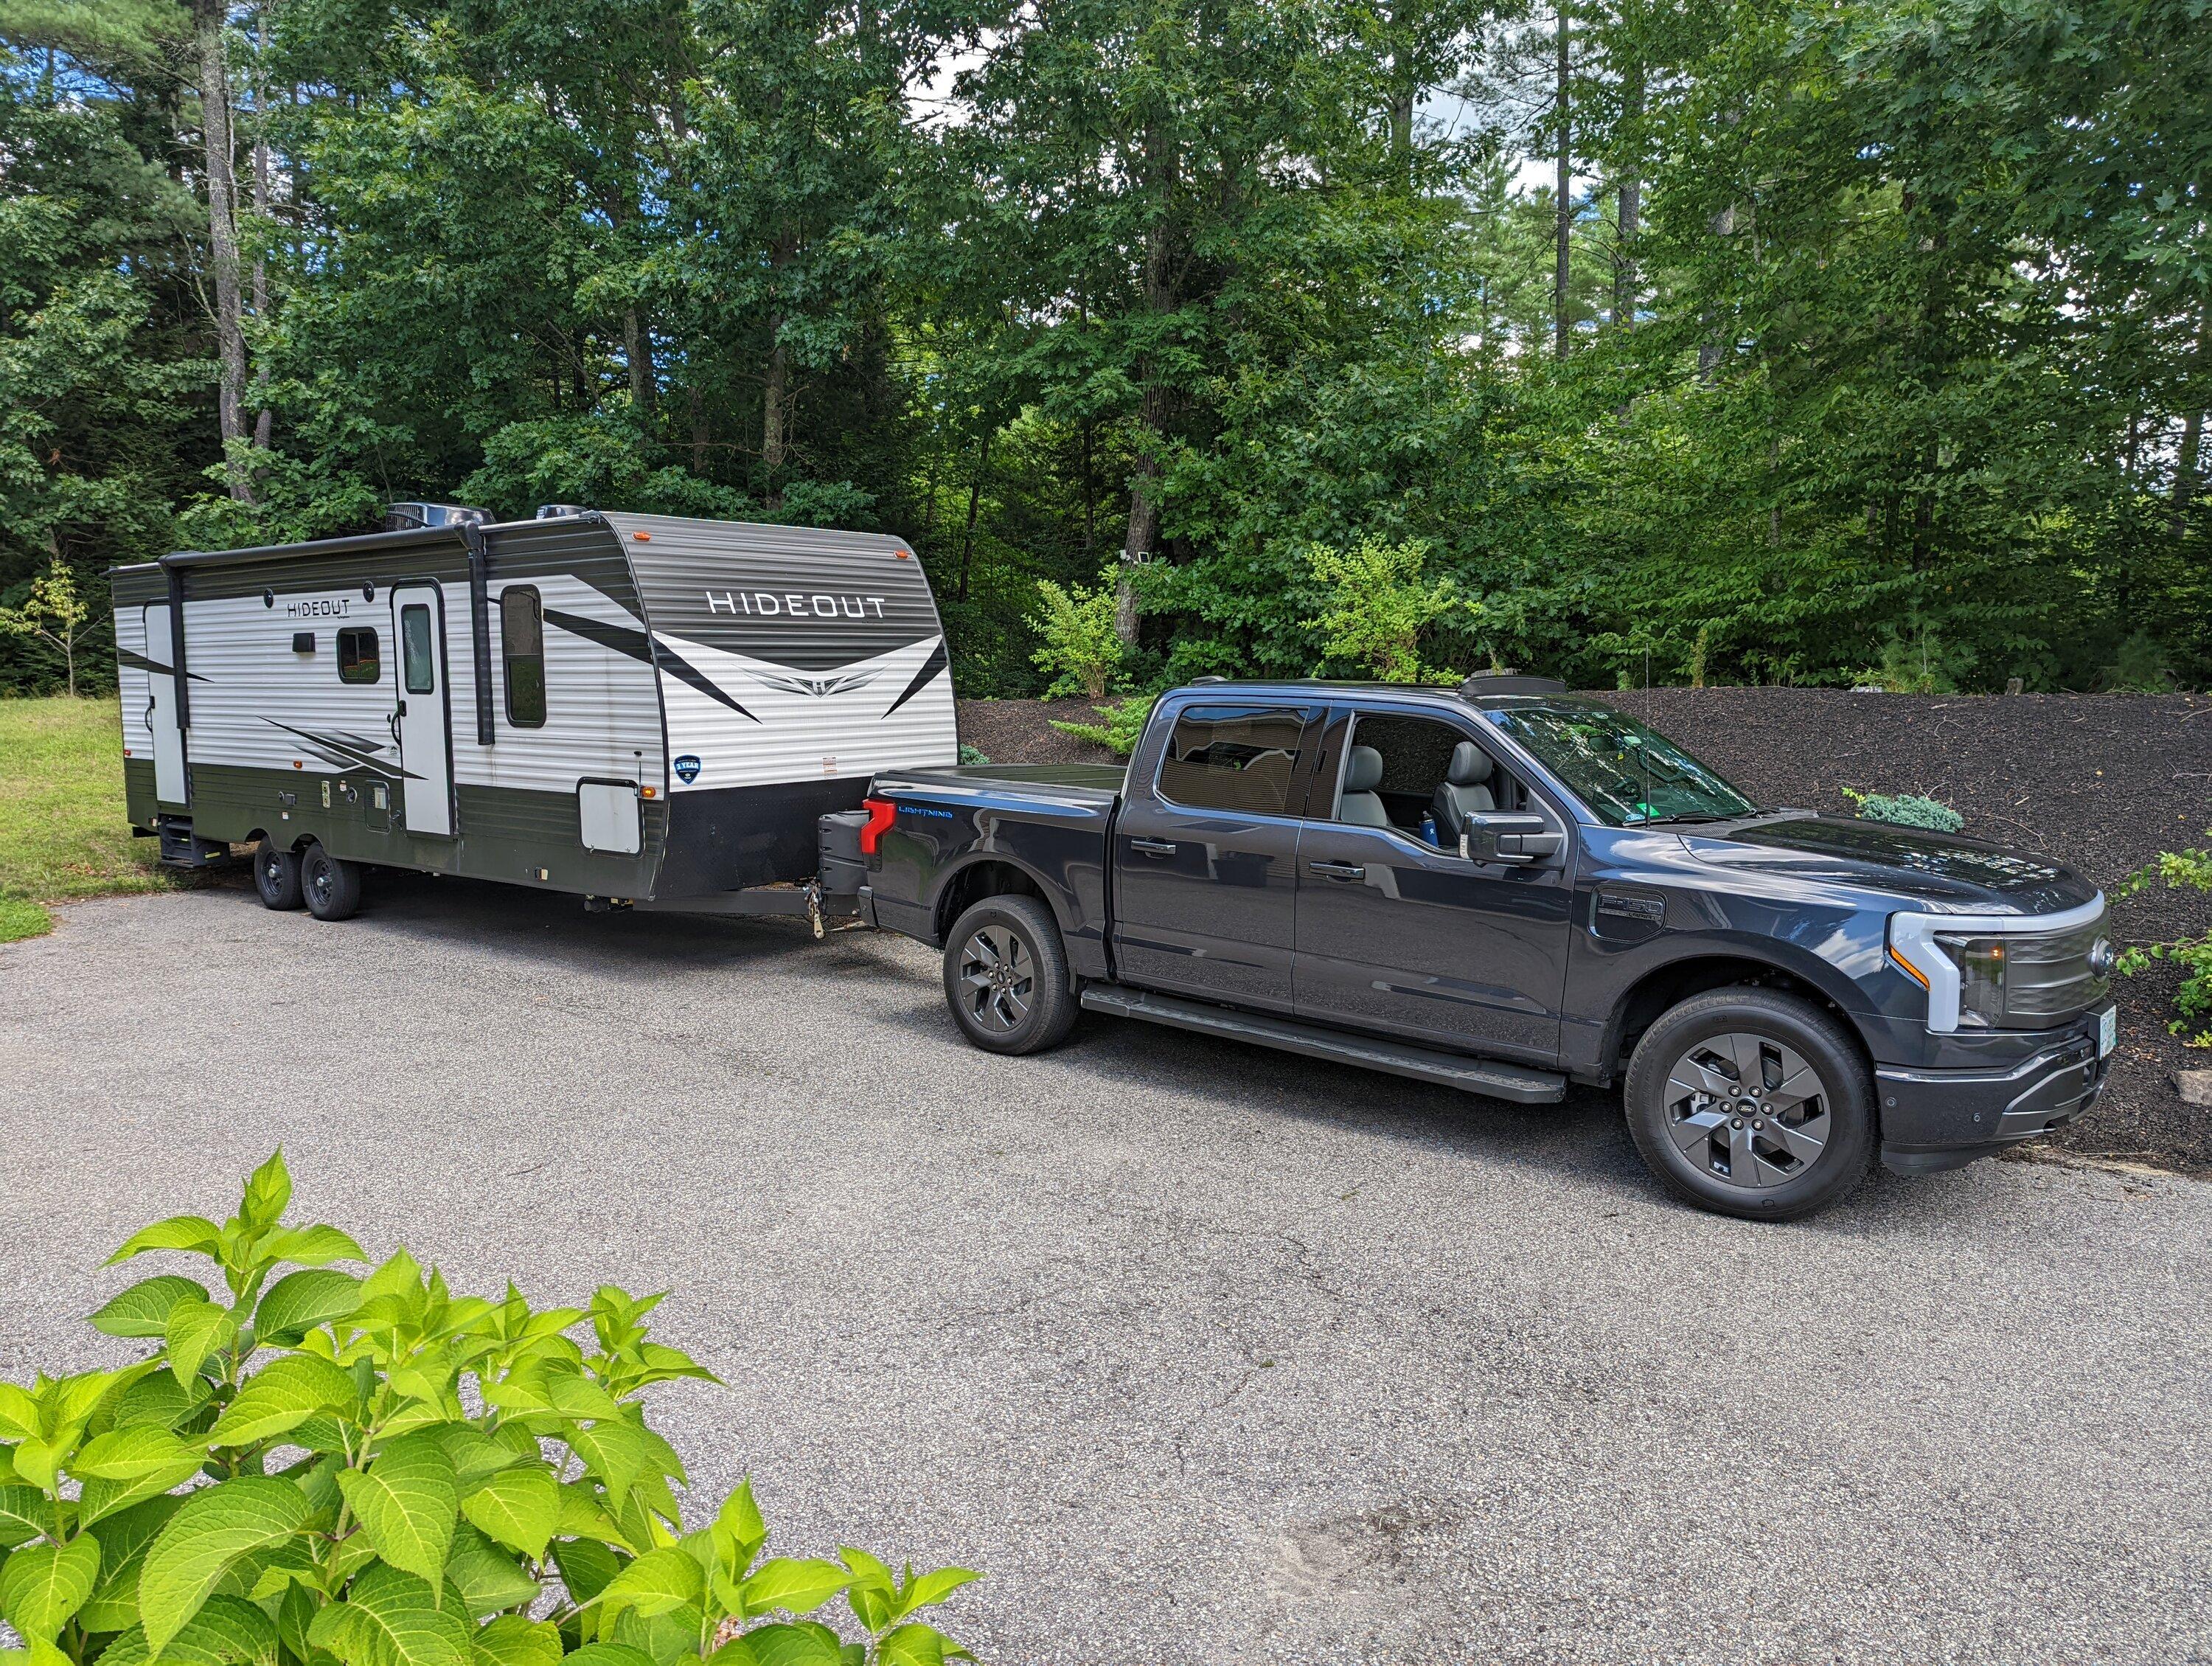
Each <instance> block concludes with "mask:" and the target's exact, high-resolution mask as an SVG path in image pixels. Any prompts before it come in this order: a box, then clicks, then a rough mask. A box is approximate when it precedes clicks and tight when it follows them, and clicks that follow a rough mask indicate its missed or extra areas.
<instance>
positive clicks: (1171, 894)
mask: <svg viewBox="0 0 2212 1666" xmlns="http://www.w3.org/2000/svg"><path fill="white" fill-rule="evenodd" d="M1321 714H1322V708H1320V707H1318V706H1310V705H1299V704H1291V703H1284V702H1273V701H1266V700H1242V701H1231V700H1223V701H1218V702H1217V701H1206V700H1199V701H1194V702H1191V703H1189V704H1188V705H1185V706H1184V707H1182V708H1181V710H1180V711H1176V712H1173V713H1164V714H1162V719H1163V720H1166V721H1171V727H1170V728H1169V730H1168V732H1167V734H1166V738H1165V740H1164V744H1160V745H1155V746H1148V747H1147V748H1146V753H1143V754H1139V759H1138V768H1137V769H1132V770H1131V771H1130V781H1129V785H1128V788H1127V797H1126V798H1125V800H1124V801H1123V804H1122V806H1121V815H1120V817H1119V818H1118V819H1117V820H1116V822H1115V832H1114V851H1113V861H1114V869H1115V953H1116V957H1117V958H1118V961H1119V964H1120V967H1121V976H1122V977H1123V979H1124V980H1125V981H1127V982H1130V983H1135V984H1141V985H1143V986H1145V987H1146V988H1156V989H1172V990H1176V991H1178V992H1180V993H1183V994H1194V995H1200V996H1203V997H1206V998H1209V999H1212V1000H1224V1001H1233V1002H1236V1003H1237V1004H1238V1005H1240V1006H1258V1007H1270V1008H1273V1009H1274V1010H1276V1011H1279V1012H1288V1011H1289V1010H1290V1009H1291V956H1292V955H1293V953H1294V952H1296V949H1297V855H1298V836H1299V830H1300V826H1301V822H1300V812H1302V811H1303V810H1304V800H1305V793H1306V787H1307V783H1308V781H1309V778H1310V775H1311V773H1312V770H1311V764H1312V757H1313V753H1314V751H1315V744H1316V741H1317V739H1318V737H1319V730H1320V718H1321ZM1146 754H1152V755H1153V756H1147V755H1146ZM1147 765H1150V768H1149V769H1147V768H1146V766H1147ZM1140 774H1141V775H1143V776H1144V778H1143V779H1139V775H1140Z"/></svg>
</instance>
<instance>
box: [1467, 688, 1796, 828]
mask: <svg viewBox="0 0 2212 1666" xmlns="http://www.w3.org/2000/svg"><path fill="white" fill-rule="evenodd" d="M1483 715H1484V716H1486V717H1487V718H1488V719H1489V720H1490V721H1492V723H1495V724H1496V725H1497V726H1498V727H1499V728H1501V729H1503V730H1504V731H1505V733H1508V734H1510V735H1511V736H1512V737H1513V739H1516V740H1517V741H1519V742H1520V743H1521V745H1522V746H1524V747H1526V748H1527V749H1528V751H1529V752H1530V753H1531V754H1532V755H1533V756H1534V757H1535V758H1536V760H1537V761H1538V762H1539V763H1541V764H1543V766H1544V767H1545V768H1546V769H1549V770H1550V771H1551V772H1552V773H1553V775H1557V776H1558V777H1559V779H1560V780H1561V781H1564V782H1565V784H1566V785H1567V786H1568V787H1571V788H1572V789H1573V790H1574V791H1575V793H1577V794H1578V795H1579V796H1580V797H1581V799H1582V800H1583V803H1585V804H1587V805H1589V807H1590V808H1591V809H1593V810H1595V812H1597V813H1598V814H1599V815H1600V816H1601V817H1602V818H1604V819H1605V821H1606V822H1607V824H1610V825H1612V826H1614V827H1636V826H1641V825H1644V824H1648V823H1653V822H1692V821H1723V820H1725V819H1727V818H1730V817H1733V816H1747V815H1750V814H1752V813H1753V812H1754V811H1756V810H1757V809H1758V807H1759V806H1757V805H1755V804H1753V802H1752V801H1751V800H1749V799H1747V798H1746V797H1745V796H1744V795H1743V794H1742V793H1739V792H1737V791H1736V790H1735V787H1731V786H1729V784H1728V782H1726V781H1723V780H1722V779H1721V778H1720V776H1718V775H1716V774H1714V773H1713V771H1711V769H1707V768H1706V767H1705V765H1704V764H1702V763H1699V762H1698V760H1697V759H1695V758H1693V757H1691V756H1690V755H1689V754H1688V753H1687V752H1686V751H1683V750H1682V749H1681V748H1680V746H1677V745H1675V744H1674V742H1673V741H1671V740H1669V739H1667V737H1666V736H1664V735H1662V734H1660V733H1656V731H1654V730H1651V729H1647V728H1645V727H1644V726H1643V725H1642V724H1641V723H1638V721H1636V720H1635V719H1633V718H1632V717H1625V716H1623V715H1622V714H1620V713H1619V712H1617V711H1614V710H1613V708H1611V707H1610V706H1601V705H1598V704H1597V703H1596V702H1594V701H1583V700H1541V701H1531V702H1528V703H1527V704H1525V705H1522V704H1515V705H1511V706H1504V707H1498V708H1492V709H1489V710H1486V711H1485V712H1484V714H1483Z"/></svg>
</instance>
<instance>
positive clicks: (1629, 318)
mask: <svg viewBox="0 0 2212 1666" xmlns="http://www.w3.org/2000/svg"><path fill="white" fill-rule="evenodd" d="M1620 109H1621V114H1622V116H1623V118H1624V119H1625V123H1624V125H1626V127H1627V129H1628V141H1629V143H1631V144H1634V143H1636V124H1637V123H1638V122H1639V121H1640V120H1642V119H1643V117H1644V69H1643V66H1642V65H1641V64H1638V65H1637V66H1635V67H1634V68H1632V69H1631V70H1628V71H1627V74H1626V78H1625V80H1624V82H1623V85H1622V87H1621V92H1620ZM1619 195H1620V219H1619V222H1618V231H1619V235H1618V237H1617V239H1616V240H1615V250H1616V252H1615V254H1614V256H1613V327H1614V328H1616V329H1618V328H1619V327H1620V325H1624V324H1629V323H1632V322H1633V321H1634V320H1635V318H1636V236H1637V233H1638V230H1639V229H1640V228H1641V224H1642V216H1643V213H1644V179H1643V176H1642V175H1641V173H1639V172H1638V168H1637V166H1636V164H1635V162H1634V161H1630V162H1629V164H1628V165H1627V166H1626V167H1624V168H1623V169H1622V170H1621V174H1620V191H1619Z"/></svg>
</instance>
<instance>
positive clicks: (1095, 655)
mask: <svg viewBox="0 0 2212 1666" xmlns="http://www.w3.org/2000/svg"><path fill="white" fill-rule="evenodd" d="M1114 582H1115V569H1114V566H1113V565H1111V564H1109V566H1108V567H1107V569H1106V570H1105V571H1104V572H1103V573H1101V574H1100V575H1098V587H1097V589H1095V590H1091V589H1085V587H1083V586H1082V585H1079V584H1078V585H1072V586H1069V587H1065V588H1063V587H1060V585H1057V584H1055V583H1054V582H1053V581H1051V580H1050V579H1039V580H1038V581H1037V610H1036V612H1034V613H1032V614H1030V628H1031V629H1034V630H1035V631H1036V633H1037V635H1039V636H1041V637H1042V638H1043V643H1042V646H1041V647H1040V648H1038V649H1037V651H1036V653H1035V654H1032V655H1031V656H1030V657H1031V659H1033V660H1035V661H1036V665H1037V666H1039V668H1040V669H1042V670H1045V671H1048V672H1052V673H1053V680H1052V685H1051V686H1050V687H1049V688H1048V689H1047V690H1045V697H1046V698H1047V699H1051V698H1053V697H1054V696H1058V695H1063V694H1079V695H1081V696H1083V697H1084V698H1085V699H1086V700H1103V698H1105V696H1106V690H1107V689H1108V687H1109V686H1110V685H1111V684H1112V683H1113V680H1114V673H1115V672H1117V671H1119V670H1120V669H1121V656H1122V652H1123V646H1122V642H1121V638H1120V637H1119V636H1117V635H1115V633H1114V609H1115V599H1114Z"/></svg>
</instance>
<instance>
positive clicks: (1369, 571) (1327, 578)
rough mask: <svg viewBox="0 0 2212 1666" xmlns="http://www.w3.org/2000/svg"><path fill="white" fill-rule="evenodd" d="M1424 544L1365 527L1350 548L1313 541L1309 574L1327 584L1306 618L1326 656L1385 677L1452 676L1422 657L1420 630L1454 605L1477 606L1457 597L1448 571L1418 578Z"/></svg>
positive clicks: (1471, 610)
mask: <svg viewBox="0 0 2212 1666" xmlns="http://www.w3.org/2000/svg"><path fill="white" fill-rule="evenodd" d="M1428 549H1429V546H1428V545H1427V544H1425V543H1424V542H1423V541H1421V540H1420V539H1418V538H1409V539H1407V541H1406V542H1405V543H1403V544H1386V543H1384V542H1383V540H1382V539H1381V538H1376V537H1375V536H1374V535H1373V534H1372V533H1370V534H1368V535H1367V536H1365V537H1364V538H1360V539H1359V541H1358V543H1356V544H1353V545H1352V547H1351V548H1350V549H1349V550H1332V549H1330V548H1329V547H1328V546H1327V545H1326V544H1315V545H1314V546H1313V547H1312V549H1310V550H1308V551H1307V552H1306V562H1307V564H1308V566H1310V568H1311V569H1312V570H1313V576H1314V581H1315V582H1316V583H1317V584H1321V585H1325V586H1327V587H1328V589H1327V592H1326V596H1325V599H1324V600H1323V601H1322V609H1321V611H1320V613H1319V614H1318V615H1316V617H1313V618H1310V619H1308V620H1306V621H1305V623H1306V626H1307V627H1308V629H1313V630H1316V631H1319V632H1320V633H1321V641H1322V659H1323V660H1324V661H1325V662H1327V663H1329V664H1332V665H1334V666H1337V667H1339V668H1341V669H1348V670H1350V671H1352V672H1354V673H1356V674H1364V675H1366V676H1370V677H1374V678H1380V679H1381V680H1382V681H1383V682H1385V683H1446V682H1457V681H1458V680H1459V673H1458V672H1453V671H1445V670H1443V669H1441V668H1440V667H1437V666H1423V665H1422V663H1421V649H1420V636H1421V633H1422V632H1423V631H1424V630H1425V629H1428V628H1429V626H1431V624H1433V623H1436V621H1437V619H1438V618H1439V617H1442V616H1443V615H1444V614H1446V613H1449V612H1451V611H1455V609H1456V610H1459V611H1464V612H1466V613H1468V614H1469V615H1474V614H1479V613H1480V611H1481V609H1480V607H1479V606H1478V605H1476V604H1475V603H1474V602H1471V601H1464V600H1461V599H1457V598H1456V597H1455V595H1454V593H1453V587H1452V583H1451V581H1450V580H1449V579H1443V580H1438V581H1437V582H1436V583H1434V584H1429V583H1425V582H1424V581H1423V580H1422V576H1421V566H1422V562H1423V561H1424V559H1425V557H1426V556H1427V555H1428Z"/></svg>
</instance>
